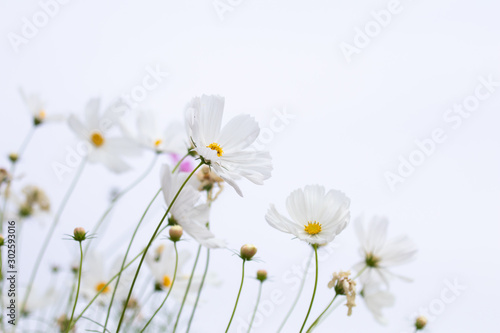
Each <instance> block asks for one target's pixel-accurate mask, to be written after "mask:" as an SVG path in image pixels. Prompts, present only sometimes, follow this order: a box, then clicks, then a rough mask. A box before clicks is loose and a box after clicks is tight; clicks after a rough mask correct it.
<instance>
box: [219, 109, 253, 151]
mask: <svg viewBox="0 0 500 333" xmlns="http://www.w3.org/2000/svg"><path fill="white" fill-rule="evenodd" d="M259 132H260V128H259V124H258V123H257V122H256V121H255V119H253V118H252V117H251V116H249V115H239V116H236V117H234V118H233V119H231V120H230V121H229V122H228V123H227V124H226V125H225V126H224V128H223V129H222V131H221V133H220V136H219V138H218V139H217V143H218V144H219V145H220V146H221V147H222V149H223V150H224V152H226V153H229V152H231V151H240V150H243V149H245V148H247V147H248V146H250V145H251V144H252V143H253V142H254V141H255V139H257V137H258V136H259Z"/></svg>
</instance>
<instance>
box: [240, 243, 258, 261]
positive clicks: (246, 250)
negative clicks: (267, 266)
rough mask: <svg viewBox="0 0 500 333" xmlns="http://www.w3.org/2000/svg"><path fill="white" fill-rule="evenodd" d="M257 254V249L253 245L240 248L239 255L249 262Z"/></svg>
mask: <svg viewBox="0 0 500 333" xmlns="http://www.w3.org/2000/svg"><path fill="white" fill-rule="evenodd" d="M256 253H257V248H256V247H255V245H253V244H245V245H243V246H242V247H241V250H240V255H241V258H243V259H244V260H251V259H252V258H253V256H254V255H255V254H256Z"/></svg>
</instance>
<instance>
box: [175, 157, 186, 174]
mask: <svg viewBox="0 0 500 333" xmlns="http://www.w3.org/2000/svg"><path fill="white" fill-rule="evenodd" d="M188 156H189V153H187V154H186V155H184V157H182V158H181V159H180V160H179V162H177V164H176V165H175V167H174V169H173V170H172V173H174V172H175V171H176V170H177V169H178V168H179V167H180V166H181V164H182V162H184V160H185V159H186V157H188Z"/></svg>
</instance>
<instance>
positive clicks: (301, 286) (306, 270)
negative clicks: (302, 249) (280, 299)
mask: <svg viewBox="0 0 500 333" xmlns="http://www.w3.org/2000/svg"><path fill="white" fill-rule="evenodd" d="M313 256H314V251H311V255H310V256H309V259H308V260H307V264H306V269H305V270H304V275H303V276H302V281H301V282H300V287H299V292H298V293H297V296H296V297H295V300H294V301H293V304H292V307H291V308H290V310H288V313H287V314H286V316H285V319H283V321H282V322H281V325H280V327H279V328H278V331H277V332H276V333H279V332H281V330H282V329H283V327H285V324H286V322H287V321H288V318H290V316H291V314H292V312H293V310H295V306H296V305H297V303H298V302H299V299H300V295H302V290H303V289H304V284H305V283H306V278H307V272H309V267H311V262H312V258H313Z"/></svg>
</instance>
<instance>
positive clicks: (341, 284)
mask: <svg viewBox="0 0 500 333" xmlns="http://www.w3.org/2000/svg"><path fill="white" fill-rule="evenodd" d="M349 275H351V272H350V271H347V272H342V271H340V272H339V273H333V278H332V280H331V281H330V282H328V288H330V289H331V288H335V293H336V294H337V295H344V296H345V297H346V299H347V303H346V306H347V308H348V310H347V315H348V316H350V315H351V314H352V308H353V307H355V306H356V302H355V301H356V282H355V281H353V280H351V279H350V278H349Z"/></svg>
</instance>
